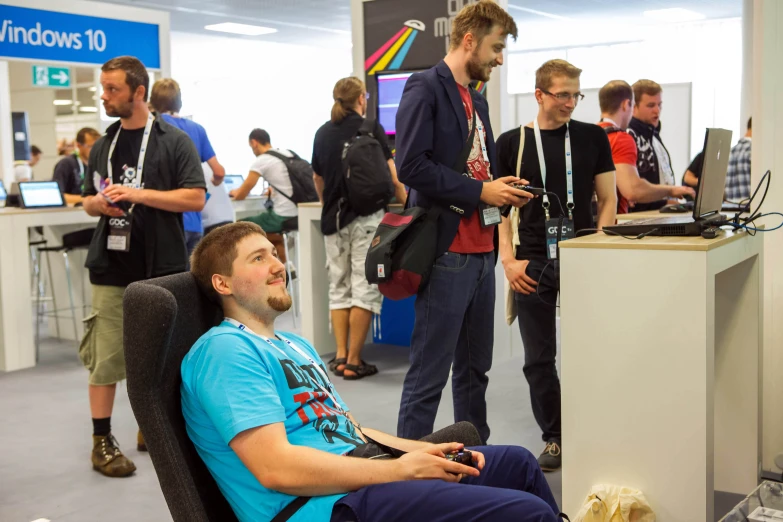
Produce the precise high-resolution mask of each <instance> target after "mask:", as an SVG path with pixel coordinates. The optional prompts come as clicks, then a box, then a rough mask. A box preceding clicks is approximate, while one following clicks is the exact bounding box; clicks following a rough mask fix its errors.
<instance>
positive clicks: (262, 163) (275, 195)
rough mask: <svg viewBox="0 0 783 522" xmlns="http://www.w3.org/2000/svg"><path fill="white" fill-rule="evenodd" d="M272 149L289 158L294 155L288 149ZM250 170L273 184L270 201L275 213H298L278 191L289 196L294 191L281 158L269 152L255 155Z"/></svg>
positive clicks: (287, 214)
mask: <svg viewBox="0 0 783 522" xmlns="http://www.w3.org/2000/svg"><path fill="white" fill-rule="evenodd" d="M273 150H274V151H275V152H279V153H280V154H282V155H284V156H288V157H289V158H293V157H294V155H293V154H291V151H289V150H285V149H273ZM250 170H251V171H252V172H255V173H257V174H259V175H260V176H261V177H262V178H264V179H265V180H266V181H267V183H269V184H270V185H274V187H272V203H274V205H275V206H274V211H275V214H277V215H278V216H284V217H294V216H296V215H298V213H297V210H296V205H295V204H294V202H293V201H291V200H290V199H288V198H287V197H285V196H283V195H282V194H280V191H283V192H285V193H286V194H287V195H289V196H292V195H293V193H294V189H293V187H292V186H291V178H290V177H289V176H288V169H287V168H286V166H285V163H283V161H282V160H280V159H278V158H275V157H274V156H272V155H270V154H261V155H260V156H258V157H256V159H255V160H254V161H253V164H252V165H250Z"/></svg>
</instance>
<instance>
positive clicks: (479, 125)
mask: <svg viewBox="0 0 783 522" xmlns="http://www.w3.org/2000/svg"><path fill="white" fill-rule="evenodd" d="M476 131H477V132H478V135H479V142H480V143H481V154H482V155H483V156H484V161H485V162H487V164H489V155H487V144H486V142H485V140H484V124H483V123H482V122H481V117H480V116H479V115H478V114H476ZM489 179H492V177H491V176H490V178H489Z"/></svg>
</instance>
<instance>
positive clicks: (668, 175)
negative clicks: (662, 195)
mask: <svg viewBox="0 0 783 522" xmlns="http://www.w3.org/2000/svg"><path fill="white" fill-rule="evenodd" d="M652 145H653V150H654V151H655V157H656V158H658V179H659V180H660V181H659V183H660V184H661V185H674V170H673V169H672V164H671V160H670V159H669V153H668V152H666V149H665V148H664V146H663V143H661V140H659V139H658V138H656V137H655V136H653V140H652Z"/></svg>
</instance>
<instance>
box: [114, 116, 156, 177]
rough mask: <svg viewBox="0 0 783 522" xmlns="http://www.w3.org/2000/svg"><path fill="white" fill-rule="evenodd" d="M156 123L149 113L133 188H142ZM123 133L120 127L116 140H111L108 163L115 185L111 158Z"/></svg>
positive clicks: (115, 136)
mask: <svg viewBox="0 0 783 522" xmlns="http://www.w3.org/2000/svg"><path fill="white" fill-rule="evenodd" d="M154 121H155V117H154V116H153V115H152V113H149V116H148V117H147V125H145V126H144V137H143V138H142V139H141V150H139V161H138V164H137V165H136V177H135V178H134V179H133V187H134V188H141V180H142V172H143V170H144V156H146V155H147V143H149V141H150V131H151V130H152V122H154ZM121 131H122V126H120V127H119V128H118V129H117V134H115V135H114V139H113V140H111V146H110V147H109V159H108V160H107V162H108V167H107V169H108V172H109V183H114V169H112V166H111V157H112V156H113V155H114V147H116V146H117V138H119V137H120V132H121Z"/></svg>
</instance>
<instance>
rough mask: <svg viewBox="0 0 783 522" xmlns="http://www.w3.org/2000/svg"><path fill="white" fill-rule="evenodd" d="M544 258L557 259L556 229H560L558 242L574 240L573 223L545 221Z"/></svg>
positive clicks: (568, 220) (567, 220) (569, 220)
mask: <svg viewBox="0 0 783 522" xmlns="http://www.w3.org/2000/svg"><path fill="white" fill-rule="evenodd" d="M545 226H546V257H547V258H548V259H550V260H551V259H557V244H558V243H557V229H558V228H559V227H560V241H566V240H568V239H573V238H574V221H573V220H572V219H563V220H562V222H561V220H560V219H557V218H554V219H547V220H546V225H545Z"/></svg>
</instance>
